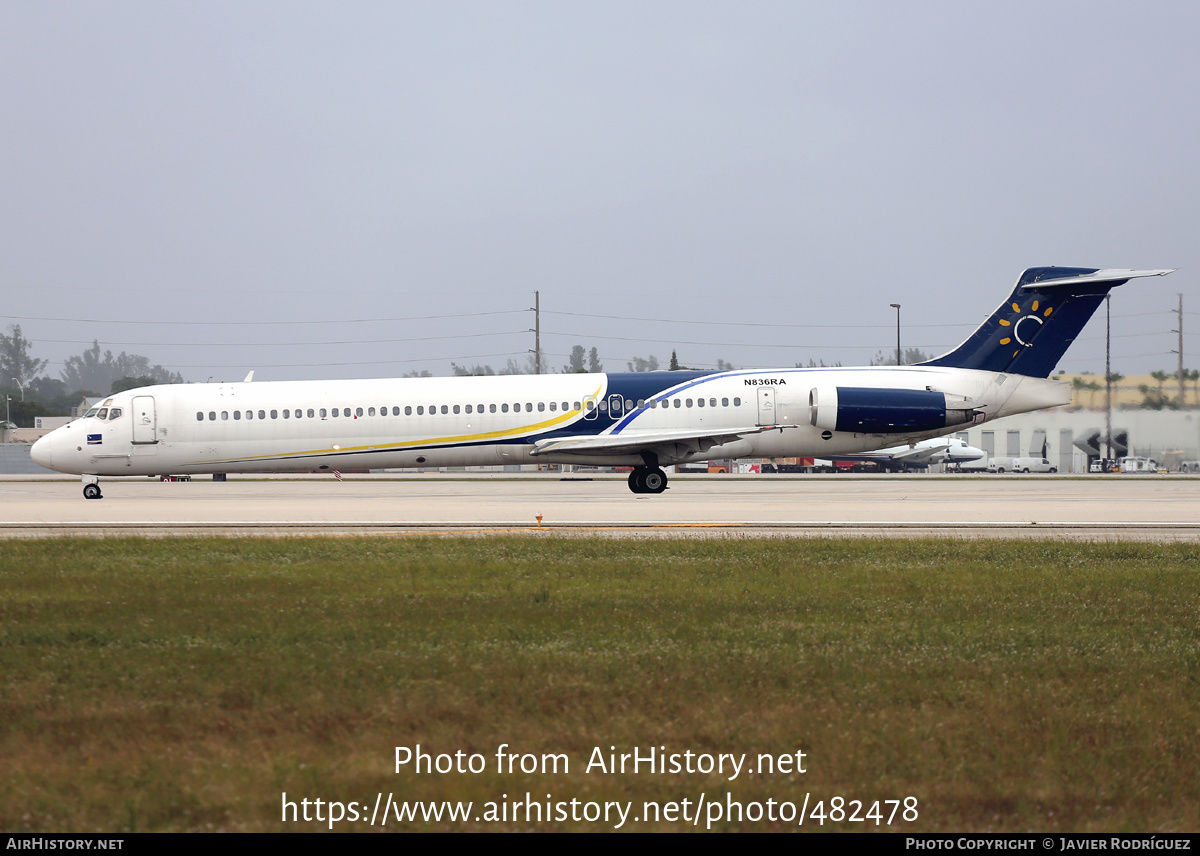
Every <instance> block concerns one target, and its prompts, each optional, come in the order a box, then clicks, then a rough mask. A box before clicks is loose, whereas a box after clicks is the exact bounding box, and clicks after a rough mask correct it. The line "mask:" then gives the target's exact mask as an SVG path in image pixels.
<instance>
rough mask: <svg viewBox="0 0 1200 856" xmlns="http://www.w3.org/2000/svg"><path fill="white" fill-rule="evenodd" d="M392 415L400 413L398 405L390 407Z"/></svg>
mask: <svg viewBox="0 0 1200 856" xmlns="http://www.w3.org/2000/svg"><path fill="white" fill-rule="evenodd" d="M392 415H393V416H399V415H400V408H399V407H392Z"/></svg>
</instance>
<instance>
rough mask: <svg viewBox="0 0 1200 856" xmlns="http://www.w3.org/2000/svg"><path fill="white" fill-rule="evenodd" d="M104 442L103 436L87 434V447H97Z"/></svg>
mask: <svg viewBox="0 0 1200 856" xmlns="http://www.w3.org/2000/svg"><path fill="white" fill-rule="evenodd" d="M103 442H104V435H103V434H88V445H89V446H99V445H101V444H102V443H103Z"/></svg>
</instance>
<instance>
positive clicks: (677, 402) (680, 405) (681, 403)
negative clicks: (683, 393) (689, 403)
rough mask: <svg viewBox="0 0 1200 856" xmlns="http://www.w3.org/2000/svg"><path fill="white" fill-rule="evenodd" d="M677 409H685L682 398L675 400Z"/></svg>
mask: <svg viewBox="0 0 1200 856" xmlns="http://www.w3.org/2000/svg"><path fill="white" fill-rule="evenodd" d="M675 407H676V408H680V407H683V399H682V398H677V399H675Z"/></svg>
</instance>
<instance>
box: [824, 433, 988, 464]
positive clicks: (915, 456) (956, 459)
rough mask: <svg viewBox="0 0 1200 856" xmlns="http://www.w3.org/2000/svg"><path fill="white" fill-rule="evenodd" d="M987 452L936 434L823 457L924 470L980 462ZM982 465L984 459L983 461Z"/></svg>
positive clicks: (832, 459)
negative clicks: (945, 465) (903, 442)
mask: <svg viewBox="0 0 1200 856" xmlns="http://www.w3.org/2000/svg"><path fill="white" fill-rule="evenodd" d="M985 455H987V452H985V451H983V449H976V448H975V447H974V446H968V445H967V444H966V443H964V442H963V441H962V440H959V439H958V438H956V437H938V438H935V439H933V440H922V441H921V442H920V443H910V444H908V445H904V446H891V447H889V448H887V449H880V450H878V451H876V452H860V453H857V454H853V455H830V456H828V458H826V460H831V461H856V462H860V463H866V464H877V465H878V466H879V467H881V468H882V469H885V470H892V471H897V472H898V471H900V470H904V469H924V468H926V467H929V466H932V465H934V464H949V465H950V466H951V467H954V466H957V465H959V464H969V463H972V462H974V461H980V460H982V459H983V458H984V456H985ZM984 463H985V464H986V461H984Z"/></svg>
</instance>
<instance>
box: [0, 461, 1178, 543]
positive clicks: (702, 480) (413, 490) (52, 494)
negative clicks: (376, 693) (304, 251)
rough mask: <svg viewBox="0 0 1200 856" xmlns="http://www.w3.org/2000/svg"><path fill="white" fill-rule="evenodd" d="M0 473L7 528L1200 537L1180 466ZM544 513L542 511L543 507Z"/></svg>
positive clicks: (28, 533)
mask: <svg viewBox="0 0 1200 856" xmlns="http://www.w3.org/2000/svg"><path fill="white" fill-rule="evenodd" d="M101 486H102V487H103V490H104V499H101V500H90V501H89V500H85V499H84V498H83V496H82V493H81V484H80V482H79V481H78V480H76V479H67V478H59V477H38V476H6V477H0V537H38V536H43V537H44V536H54V535H98V536H113V535H126V534H143V535H167V534H258V535H289V534H292V535H318V534H371V533H393V534H403V533H445V534H456V533H479V534H484V533H497V532H535V533H536V532H538V531H541V532H543V533H560V534H599V535H611V536H626V537H646V536H689V537H713V536H716V537H738V536H756V537H757V536H806V535H875V536H917V535H921V536H924V535H949V536H956V537H1020V536H1026V537H1029V536H1032V537H1069V538H1092V539H1104V540H1108V539H1136V540H1188V541H1200V478H1193V477H1185V476H1176V475H1171V476H1162V475H1148V476H1090V477H1088V476H1084V477H1067V476H1057V477H1056V476H1048V477H1039V476H1031V475H1014V476H979V477H973V476H972V477H966V476H932V475H899V476H873V477H853V476H840V475H839V476H829V477H814V476H794V477H786V476H785V477H780V476H749V477H738V476H728V475H711V476H695V477H692V476H685V477H680V476H676V477H674V478H672V480H671V487H670V489H669V490H668V491H667V492H666V493H664V494H662V495H657V496H654V495H649V496H647V495H641V496H639V495H635V494H633V493H631V492H630V491H629V489H628V487H627V486H626V484H625V481H624V479H623V478H620V477H616V478H614V477H612V476H595V477H591V478H589V477H584V476H574V477H572V476H565V477H563V476H558V475H537V476H510V475H503V476H502V475H499V474H497V475H494V476H492V475H474V474H472V475H447V474H412V475H373V476H347V477H346V478H345V480H344V481H340V482H339V481H337V480H336V479H334V478H333V477H332V476H330V477H325V478H321V477H315V476H309V477H273V478H253V477H238V476H230V477H229V480H228V481H226V482H214V481H211V480H210V479H209V478H208V477H200V478H197V480H195V481H191V482H160V481H158V480H157V479H155V480H150V479H129V480H121V479H113V480H102V481H101ZM539 518H540V519H539Z"/></svg>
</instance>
